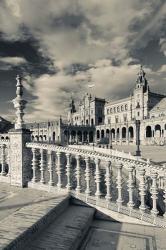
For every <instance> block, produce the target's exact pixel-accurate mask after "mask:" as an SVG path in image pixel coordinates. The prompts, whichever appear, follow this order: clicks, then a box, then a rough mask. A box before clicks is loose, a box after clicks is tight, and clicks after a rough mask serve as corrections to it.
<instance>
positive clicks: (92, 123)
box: [91, 118, 94, 126]
mask: <svg viewBox="0 0 166 250" xmlns="http://www.w3.org/2000/svg"><path fill="white" fill-rule="evenodd" d="M91 125H92V126H93V125H94V120H93V118H92V119H91Z"/></svg>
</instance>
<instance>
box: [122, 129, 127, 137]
mask: <svg viewBox="0 0 166 250" xmlns="http://www.w3.org/2000/svg"><path fill="white" fill-rule="evenodd" d="M122 139H126V127H123V128H122Z"/></svg>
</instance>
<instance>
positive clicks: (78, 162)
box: [76, 155, 81, 194]
mask: <svg viewBox="0 0 166 250" xmlns="http://www.w3.org/2000/svg"><path fill="white" fill-rule="evenodd" d="M76 161H77V166H76V179H77V187H76V193H77V194H79V193H80V192H81V186H80V177H81V173H80V155H76Z"/></svg>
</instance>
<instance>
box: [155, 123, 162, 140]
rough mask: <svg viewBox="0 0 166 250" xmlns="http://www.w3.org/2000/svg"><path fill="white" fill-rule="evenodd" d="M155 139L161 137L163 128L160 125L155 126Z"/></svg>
mask: <svg viewBox="0 0 166 250" xmlns="http://www.w3.org/2000/svg"><path fill="white" fill-rule="evenodd" d="M155 137H161V126H160V125H159V124H157V125H156V126H155Z"/></svg>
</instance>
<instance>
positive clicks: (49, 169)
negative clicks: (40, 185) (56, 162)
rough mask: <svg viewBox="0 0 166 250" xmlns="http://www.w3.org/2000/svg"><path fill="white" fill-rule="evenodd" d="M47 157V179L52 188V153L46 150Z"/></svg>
mask: <svg viewBox="0 0 166 250" xmlns="http://www.w3.org/2000/svg"><path fill="white" fill-rule="evenodd" d="M47 155H48V171H49V174H50V176H49V177H50V178H49V185H50V186H53V185H54V181H53V164H52V151H51V150H48V152H47Z"/></svg>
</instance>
